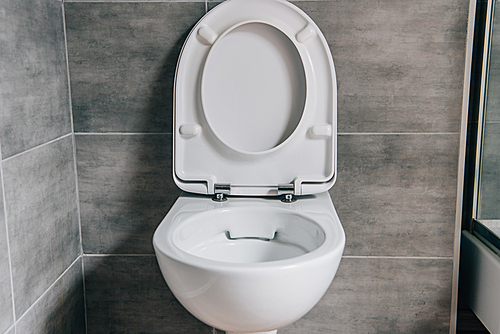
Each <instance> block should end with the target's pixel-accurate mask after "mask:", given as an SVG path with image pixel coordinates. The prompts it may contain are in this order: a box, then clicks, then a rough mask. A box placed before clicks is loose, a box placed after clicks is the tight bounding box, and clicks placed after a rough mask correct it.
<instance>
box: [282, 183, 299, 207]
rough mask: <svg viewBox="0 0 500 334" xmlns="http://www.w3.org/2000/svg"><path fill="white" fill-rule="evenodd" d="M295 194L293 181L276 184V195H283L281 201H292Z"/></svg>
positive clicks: (294, 199)
mask: <svg viewBox="0 0 500 334" xmlns="http://www.w3.org/2000/svg"><path fill="white" fill-rule="evenodd" d="M294 194H295V186H294V185H293V183H286V184H278V195H284V196H283V198H282V199H281V201H282V202H283V203H293V202H295V201H296V200H297V199H296V198H295V197H293V195H294Z"/></svg>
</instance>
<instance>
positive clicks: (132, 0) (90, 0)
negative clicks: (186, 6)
mask: <svg viewBox="0 0 500 334" xmlns="http://www.w3.org/2000/svg"><path fill="white" fill-rule="evenodd" d="M62 2H65V3H66V2H80V3H81V2H87V3H96V2H98V3H109V2H128V3H138V2H141V3H146V2H156V3H157V2H204V1H203V0H194V1H190V0H62Z"/></svg>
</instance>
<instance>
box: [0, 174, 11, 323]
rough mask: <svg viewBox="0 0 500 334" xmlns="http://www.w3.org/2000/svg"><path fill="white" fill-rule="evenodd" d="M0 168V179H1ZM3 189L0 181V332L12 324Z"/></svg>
mask: <svg viewBox="0 0 500 334" xmlns="http://www.w3.org/2000/svg"><path fill="white" fill-rule="evenodd" d="M1 173H2V171H1V170H0V180H1V179H2V177H1V176H2V174H1ZM4 217H5V215H4V207H3V191H2V184H1V183H0V333H3V332H4V331H5V330H6V329H7V328H9V327H10V326H12V324H14V317H13V314H12V292H11V291H12V290H11V283H10V268H9V253H8V250H7V233H6V229H5V219H4Z"/></svg>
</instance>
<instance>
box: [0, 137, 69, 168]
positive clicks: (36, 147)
mask: <svg viewBox="0 0 500 334" xmlns="http://www.w3.org/2000/svg"><path fill="white" fill-rule="evenodd" d="M71 135H73V133H72V132H70V133H67V134H65V135H62V136H60V137H57V138H55V139H52V140H49V141H48V142H45V143H43V144H40V145H37V146H35V147H32V148H30V149H27V150H26V151H22V152H19V153H17V154H14V155H12V156H10V157H8V158H5V159H3V161H8V160H11V159H14V158H16V157H18V156H20V155H22V154H25V153H28V152H32V151H34V150H37V149H39V148H41V147H44V146H47V145H50V144H52V143H55V142H56V141H58V140H61V139H64V138H66V137H69V136H71Z"/></svg>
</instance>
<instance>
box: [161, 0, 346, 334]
mask: <svg viewBox="0 0 500 334" xmlns="http://www.w3.org/2000/svg"><path fill="white" fill-rule="evenodd" d="M174 87H175V92H174V158H173V161H174V170H173V174H174V175H173V176H174V180H175V182H176V184H177V185H178V186H179V187H180V188H181V189H182V190H184V191H185V192H184V193H183V194H182V195H181V196H180V197H179V199H178V200H177V201H176V202H175V204H174V205H173V206H172V208H171V209H170V211H169V212H168V214H167V215H166V217H165V218H164V219H163V221H162V222H161V224H160V225H159V227H158V228H157V230H156V232H155V234H154V237H153V244H154V248H155V252H156V257H157V259H158V263H159V266H160V269H161V271H162V274H163V276H164V277H165V280H166V282H167V284H168V286H169V288H170V289H171V290H172V292H173V293H174V295H175V296H176V298H177V299H178V300H179V301H180V302H181V304H182V305H183V306H184V307H185V308H186V309H187V310H188V311H189V312H191V313H192V314H193V315H194V316H195V317H197V318H198V319H200V320H201V321H203V322H205V323H206V324H208V325H210V326H213V327H215V328H218V329H221V330H224V331H226V332H227V333H246V334H248V333H276V331H277V329H278V328H281V327H284V326H287V325H289V324H291V323H292V322H294V321H296V320H298V319H299V318H300V317H302V316H303V315H304V314H306V313H307V312H308V311H309V310H310V309H311V308H312V307H314V305H316V303H317V302H318V301H319V300H320V299H321V297H322V296H323V295H324V293H325V292H326V290H327V288H328V287H329V286H330V284H331V282H332V280H333V278H334V276H335V273H336V271H337V268H338V266H339V263H340V260H341V257H342V252H343V249H344V244H345V236H344V231H343V229H342V225H341V224H340V221H339V218H338V216H337V213H336V212H335V208H334V206H333V203H332V201H331V199H330V196H329V195H328V192H327V191H328V189H330V187H331V186H332V185H333V183H334V182H335V178H336V157H337V152H336V150H337V145H336V141H337V130H336V128H337V126H336V125H337V124H336V122H337V120H336V116H337V93H336V91H337V90H336V79H335V69H334V65H333V60H332V57H331V54H330V51H329V48H328V44H327V43H326V41H325V38H324V36H323V35H322V33H321V31H320V30H319V28H318V27H317V26H316V24H315V23H314V22H313V21H312V20H311V19H310V18H309V17H308V16H307V15H306V14H305V13H304V12H302V11H301V10H300V9H298V8H297V7H295V6H294V5H292V4H290V3H289V2H287V1H283V0H228V1H226V2H223V3H222V4H220V5H218V6H217V7H215V8H214V9H213V10H211V11H210V12H209V13H208V14H207V15H205V16H204V17H203V18H202V19H201V20H200V21H199V22H198V23H197V24H196V26H195V27H194V28H193V30H192V31H191V33H190V35H189V36H188V38H187V40H186V42H185V44H184V47H183V49H182V52H181V55H180V57H179V62H178V65H177V72H176V76H175V86H174Z"/></svg>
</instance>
